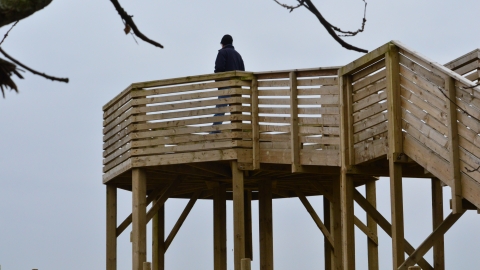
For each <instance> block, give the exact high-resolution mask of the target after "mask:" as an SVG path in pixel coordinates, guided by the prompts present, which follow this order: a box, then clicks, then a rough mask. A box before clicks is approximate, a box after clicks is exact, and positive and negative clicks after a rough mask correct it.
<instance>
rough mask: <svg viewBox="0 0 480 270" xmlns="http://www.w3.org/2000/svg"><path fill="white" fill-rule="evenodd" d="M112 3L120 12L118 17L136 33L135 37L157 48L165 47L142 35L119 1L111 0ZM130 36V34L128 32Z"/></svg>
mask: <svg viewBox="0 0 480 270" xmlns="http://www.w3.org/2000/svg"><path fill="white" fill-rule="evenodd" d="M110 2H112V4H113V6H114V7H115V9H116V10H117V12H118V15H120V17H121V18H122V20H123V21H124V23H125V26H127V25H128V26H129V27H131V28H132V30H133V32H134V33H135V35H137V37H139V38H140V39H141V40H143V41H145V42H147V43H150V44H152V45H153V46H155V47H160V48H163V45H162V44H160V43H158V42H156V41H154V40H151V39H149V38H148V37H147V36H145V35H144V34H142V32H140V30H138V28H137V26H136V25H135V23H134V22H133V19H132V17H133V16H131V15H128V13H127V12H126V11H125V10H124V9H123V8H122V6H121V5H120V3H119V2H118V0H110ZM127 34H128V32H127Z"/></svg>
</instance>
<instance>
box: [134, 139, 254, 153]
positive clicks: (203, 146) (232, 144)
mask: <svg viewBox="0 0 480 270" xmlns="http://www.w3.org/2000/svg"><path fill="white" fill-rule="evenodd" d="M236 147H246V148H252V142H251V141H250V142H246V141H238V140H236V141H224V142H211V143H210V142H208V143H197V144H191V145H179V146H168V147H153V148H141V149H132V150H131V156H145V155H161V154H172V153H182V152H195V151H199V150H202V151H208V150H213V149H222V148H236Z"/></svg>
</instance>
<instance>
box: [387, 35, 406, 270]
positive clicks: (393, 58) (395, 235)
mask: <svg viewBox="0 0 480 270" xmlns="http://www.w3.org/2000/svg"><path fill="white" fill-rule="evenodd" d="M385 65H386V76H387V109H388V146H389V149H388V164H389V171H390V203H391V212H392V253H393V269H397V268H398V267H399V266H400V265H401V264H402V263H403V261H404V260H405V256H404V252H405V250H404V247H403V242H404V241H403V239H404V221H403V198H402V196H403V190H402V165H401V164H399V163H397V161H399V160H400V159H401V157H402V156H403V154H402V152H403V139H402V114H401V104H400V102H401V98H400V73H399V68H400V67H399V54H398V47H397V46H395V45H394V44H390V45H389V49H388V51H387V53H386V54H385Z"/></svg>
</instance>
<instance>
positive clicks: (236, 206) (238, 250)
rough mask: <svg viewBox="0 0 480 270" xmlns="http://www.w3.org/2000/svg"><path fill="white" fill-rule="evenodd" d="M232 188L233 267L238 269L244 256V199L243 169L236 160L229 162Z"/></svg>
mask: <svg viewBox="0 0 480 270" xmlns="http://www.w3.org/2000/svg"><path fill="white" fill-rule="evenodd" d="M231 166H232V190H233V236H234V237H233V260H234V269H235V270H240V269H241V268H240V261H241V259H243V258H245V210H244V206H245V202H244V201H245V200H244V191H245V190H244V187H243V171H240V170H239V169H238V164H237V161H232V162H231Z"/></svg>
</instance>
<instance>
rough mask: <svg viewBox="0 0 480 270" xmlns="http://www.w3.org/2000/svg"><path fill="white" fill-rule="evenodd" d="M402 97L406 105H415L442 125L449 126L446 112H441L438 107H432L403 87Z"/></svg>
mask: <svg viewBox="0 0 480 270" xmlns="http://www.w3.org/2000/svg"><path fill="white" fill-rule="evenodd" d="M401 95H402V99H404V102H405V103H413V104H415V106H417V107H418V108H421V109H422V110H425V111H427V112H428V113H429V114H430V115H431V116H433V117H435V118H436V119H437V120H438V121H440V122H441V123H442V124H444V125H447V114H446V113H445V112H443V111H441V110H440V109H438V108H437V107H434V106H432V104H430V103H428V102H426V101H425V100H423V99H422V98H420V97H418V96H417V95H415V94H413V93H412V92H410V91H409V90H407V89H405V88H404V87H403V86H402V87H401Z"/></svg>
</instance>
